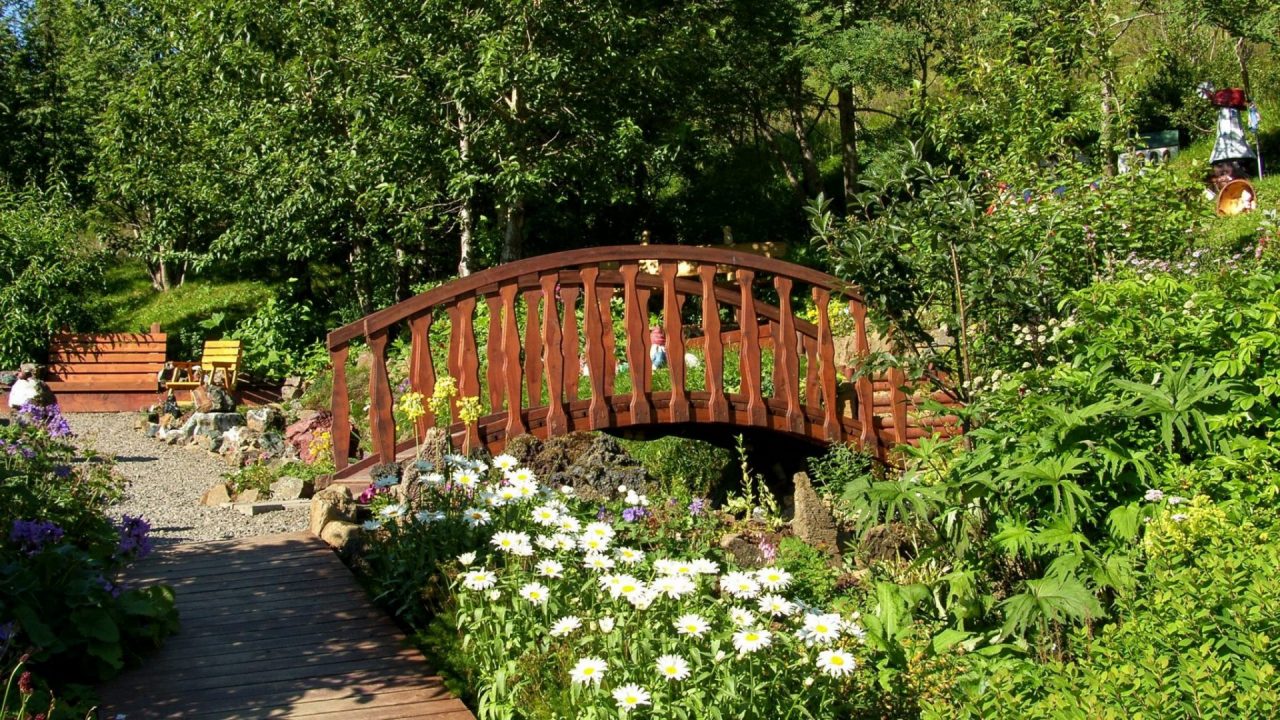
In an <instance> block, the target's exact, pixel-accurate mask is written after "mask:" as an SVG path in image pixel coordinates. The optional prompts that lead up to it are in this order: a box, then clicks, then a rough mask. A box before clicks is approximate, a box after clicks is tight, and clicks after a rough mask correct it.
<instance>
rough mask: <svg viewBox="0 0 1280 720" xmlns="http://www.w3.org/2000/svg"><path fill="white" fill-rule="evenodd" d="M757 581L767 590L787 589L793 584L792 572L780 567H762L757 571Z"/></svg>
mask: <svg viewBox="0 0 1280 720" xmlns="http://www.w3.org/2000/svg"><path fill="white" fill-rule="evenodd" d="M756 582H758V583H760V586H761V587H763V588H764V589H766V590H773V591H777V590H785V589H786V588H787V586H788V585H790V584H791V573H789V572H787V571H786V570H783V569H782V568H779V567H766V568H760V569H759V570H757V571H756Z"/></svg>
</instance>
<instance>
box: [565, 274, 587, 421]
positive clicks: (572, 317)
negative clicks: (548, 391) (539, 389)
mask: <svg viewBox="0 0 1280 720" xmlns="http://www.w3.org/2000/svg"><path fill="white" fill-rule="evenodd" d="M578 294H579V291H578V288H576V287H574V286H570V285H561V286H560V302H561V304H562V305H564V332H563V333H562V334H561V336H560V348H561V350H560V355H561V357H563V358H564V387H565V389H566V390H567V391H568V398H567V399H568V400H569V402H573V401H574V400H577V399H578V377H579V374H580V373H581V372H582V360H581V359H580V358H579V357H578Z"/></svg>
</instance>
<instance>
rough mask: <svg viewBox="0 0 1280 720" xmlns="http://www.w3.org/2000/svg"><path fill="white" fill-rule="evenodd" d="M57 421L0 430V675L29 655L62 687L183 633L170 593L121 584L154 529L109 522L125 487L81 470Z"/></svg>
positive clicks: (97, 470)
mask: <svg viewBox="0 0 1280 720" xmlns="http://www.w3.org/2000/svg"><path fill="white" fill-rule="evenodd" d="M58 419H59V418H57V416H56V411H53V412H48V413H45V414H44V415H43V416H42V417H41V418H39V419H33V418H32V416H31V415H30V414H29V413H20V414H19V416H18V420H19V422H17V423H16V424H14V425H10V426H8V427H3V428H0V491H2V492H3V496H4V498H5V502H4V503H0V529H2V530H3V533H4V535H3V536H2V537H0V629H3V639H2V640H0V668H5V669H8V668H10V667H13V666H14V664H15V659H16V658H18V656H19V655H25V656H29V659H30V663H29V666H30V668H31V670H32V671H34V672H35V673H36V674H37V675H38V676H41V677H43V678H44V679H45V680H47V681H48V682H49V683H50V684H51V685H52V686H53V688H55V689H56V688H61V687H66V686H67V685H68V684H71V683H92V682H97V681H100V680H103V679H106V678H109V677H111V676H113V675H115V674H116V673H118V672H119V671H120V670H121V669H122V668H123V667H124V666H125V664H126V663H128V662H129V661H131V660H135V659H136V658H137V657H138V655H139V653H140V652H142V651H144V650H146V649H148V648H154V647H156V646H157V645H159V643H160V642H161V640H163V639H164V637H165V636H167V635H168V634H169V633H171V632H173V631H174V629H176V626H177V614H176V612H175V611H174V603H173V592H172V591H171V590H170V589H169V588H167V587H163V586H156V587H139V588H129V589H125V588H124V587H122V586H121V585H120V577H119V576H120V571H121V569H122V568H123V567H124V566H125V565H126V564H128V563H129V562H131V561H132V560H134V559H135V558H139V557H142V556H144V555H146V554H147V553H148V552H150V549H151V545H150V541H149V540H148V538H147V533H148V530H149V525H148V524H147V522H146V521H145V520H143V519H142V518H134V517H129V516H127V515H126V516H125V517H124V519H123V521H122V522H121V523H119V524H116V523H114V522H112V521H111V520H110V519H109V518H107V517H106V515H105V514H104V513H103V510H104V509H105V507H106V505H107V503H108V502H109V501H110V500H112V499H113V498H115V497H116V495H117V493H118V492H119V485H118V484H117V483H118V481H117V480H115V479H114V477H113V476H112V474H111V472H110V470H109V469H108V468H106V467H105V466H103V465H101V464H96V463H89V464H81V465H74V464H73V458H74V456H75V451H74V449H73V448H72V447H71V446H70V445H67V444H66V443H65V442H63V441H62V439H61V438H60V437H54V434H51V433H50V428H53V429H54V430H55V434H62V433H61V432H60V431H59V428H61V427H63V425H62V424H61V423H59V422H58ZM33 707H34V706H33Z"/></svg>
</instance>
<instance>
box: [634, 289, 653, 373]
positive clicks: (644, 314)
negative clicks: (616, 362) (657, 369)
mask: <svg viewBox="0 0 1280 720" xmlns="http://www.w3.org/2000/svg"><path fill="white" fill-rule="evenodd" d="M636 295H637V296H638V297H639V298H640V302H639V308H640V320H641V321H642V322H643V323H644V328H645V330H646V331H647V330H648V329H649V298H650V297H652V296H653V291H652V290H650V289H649V288H647V287H643V286H640V287H637V289H636ZM646 337H648V336H647V335H646ZM648 347H649V345H648V341H647V340H646V341H645V349H646V353H647V352H648ZM646 357H647V354H646ZM641 367H643V368H644V391H645V392H646V393H652V392H653V364H652V363H644V364H643V365H642V366H641Z"/></svg>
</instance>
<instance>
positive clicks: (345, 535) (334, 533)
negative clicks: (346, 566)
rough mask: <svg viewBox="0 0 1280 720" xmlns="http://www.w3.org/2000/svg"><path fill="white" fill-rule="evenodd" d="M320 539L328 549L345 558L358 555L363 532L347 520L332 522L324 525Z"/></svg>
mask: <svg viewBox="0 0 1280 720" xmlns="http://www.w3.org/2000/svg"><path fill="white" fill-rule="evenodd" d="M320 539H321V540H323V541H325V542H326V543H329V547H331V548H333V549H334V550H337V551H338V553H339V554H341V555H344V556H347V555H352V554H355V553H359V552H360V549H361V547H362V543H363V540H364V530H363V529H361V527H360V526H359V525H357V524H355V523H353V522H349V521H347V520H334V521H333V522H330V523H327V524H325V526H324V528H323V529H322V530H321V531H320Z"/></svg>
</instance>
